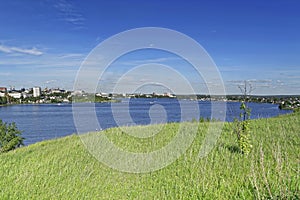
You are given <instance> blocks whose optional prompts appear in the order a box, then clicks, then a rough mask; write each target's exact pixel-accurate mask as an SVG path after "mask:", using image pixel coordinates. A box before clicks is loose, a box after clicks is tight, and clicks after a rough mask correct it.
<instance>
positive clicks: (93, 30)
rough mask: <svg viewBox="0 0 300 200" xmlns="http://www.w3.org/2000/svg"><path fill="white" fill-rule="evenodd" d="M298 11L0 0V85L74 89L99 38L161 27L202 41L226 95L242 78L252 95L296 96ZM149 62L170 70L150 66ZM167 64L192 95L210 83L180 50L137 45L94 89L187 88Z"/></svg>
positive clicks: (286, 1)
mask: <svg viewBox="0 0 300 200" xmlns="http://www.w3.org/2000/svg"><path fill="white" fill-rule="evenodd" d="M299 8H300V1H298V0H276V1H271V0H270V1H269V0H267V1H259V0H252V1H240V0H235V1H234V0H228V1H221V0H220V1H215V0H212V1H201V0H200V1H176V0H166V1H161V0H151V1H139V0H126V1H121V0H119V1H115V0H112V1H102V0H99V1H96V0H94V1H92V0H90V1H89V0H87V1H83V0H81V1H80V0H74V1H68V0H45V1H36V0H26V1H24V0H14V1H5V0H0V86H4V87H10V86H14V87H16V88H21V87H33V86H41V87H60V88H65V89H73V85H74V81H75V79H76V75H77V73H78V70H79V69H80V66H81V64H82V62H83V61H84V60H85V58H86V57H87V56H88V55H89V53H90V52H91V51H92V50H93V49H94V48H95V47H96V46H97V45H99V44H101V42H103V41H104V40H106V39H108V38H110V37H111V36H113V35H115V34H118V33H120V32H123V31H126V30H129V29H134V28H140V27H163V28H168V29H172V30H176V31H178V32H181V33H183V34H185V35H187V36H189V37H191V38H193V39H194V40H195V41H196V42H198V43H199V44H200V45H202V47H203V48H204V49H205V50H206V51H207V53H208V54H209V55H210V57H211V58H212V59H213V60H214V62H215V64H216V66H217V68H218V70H219V72H220V74H221V77H222V79H223V83H224V85H225V89H226V92H227V93H228V94H232V93H239V89H238V87H237V85H238V84H240V82H241V81H243V80H249V81H251V82H252V85H253V86H254V88H255V90H254V91H253V93H254V94H300V87H299V85H300V56H299V55H300V33H299V32H300V13H299ZM149 63H150V64H151V63H152V64H155V65H156V67H157V66H160V67H161V69H162V68H163V67H162V66H168V67H167V68H164V69H162V70H153V69H157V68H155V66H153V67H151V65H149ZM147 64H148V65H147ZM141 65H142V66H143V67H140V68H139V69H138V70H137V66H141ZM145 66H146V67H145ZM147 67H148V68H147ZM149 68H151V69H149ZM170 69H174V71H176V73H177V75H182V76H184V78H185V80H186V81H188V82H191V84H192V85H195V86H199V87H196V92H197V93H206V92H207V90H206V89H205V88H207V84H208V85H209V84H211V85H213V84H214V82H213V81H212V82H205V81H204V79H205V78H204V79H203V77H202V78H201V77H200V76H199V75H198V74H197V73H196V72H195V70H194V69H193V66H191V65H190V64H189V63H187V62H186V61H184V60H183V59H182V58H180V57H179V56H178V55H174V54H172V53H170V52H162V51H158V50H140V51H137V52H133V53H129V54H128V55H123V56H120V59H118V60H116V61H114V62H113V63H112V64H111V66H110V68H109V69H107V71H106V73H105V74H104V75H103V77H101V78H99V80H100V81H99V88H100V89H101V91H104V92H109V90H113V89H114V88H115V86H117V88H118V89H119V90H124V91H126V86H127V85H128V86H129V85H131V86H132V85H135V88H140V89H141V88H143V87H144V86H145V85H147V84H150V82H151V83H153V82H157V83H158V82H160V80H169V82H168V83H169V84H170V88H169V89H171V91H172V87H173V88H176V89H178V91H180V88H181V89H182V90H185V88H184V86H183V84H180V83H178V82H177V81H176V80H178V79H177V78H175V77H177V75H175V74H174V73H172V72H170V73H169V72H168V70H170ZM171 71H172V70H171ZM130 72H131V74H130ZM154 77H156V78H157V80H155V78H154ZM87 79H88V78H87ZM175 79H176V80H175ZM118 84H119V85H118ZM120 84H121V85H120ZM120 86H123V87H120ZM205 86H206V87H205ZM216 87H217V86H216ZM122 88H123V89H122ZM145 88H148V90H149V92H150V90H155V88H151V87H145ZM149 88H150V89H149ZM126 92H127V91H126Z"/></svg>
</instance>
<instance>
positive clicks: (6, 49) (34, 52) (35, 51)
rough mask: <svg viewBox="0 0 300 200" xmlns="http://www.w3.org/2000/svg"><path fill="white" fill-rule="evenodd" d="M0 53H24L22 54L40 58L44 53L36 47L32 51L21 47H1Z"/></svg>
mask: <svg viewBox="0 0 300 200" xmlns="http://www.w3.org/2000/svg"><path fill="white" fill-rule="evenodd" d="M0 51H2V52H4V53H22V54H29V55H34V56H40V55H42V54H43V52H42V51H40V50H38V49H36V48H35V47H33V48H32V49H23V48H20V47H9V46H4V45H0Z"/></svg>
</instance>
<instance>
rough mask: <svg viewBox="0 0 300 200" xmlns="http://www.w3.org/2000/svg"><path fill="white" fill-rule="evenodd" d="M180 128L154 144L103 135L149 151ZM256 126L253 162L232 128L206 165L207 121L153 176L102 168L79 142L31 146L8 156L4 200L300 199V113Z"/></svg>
mask: <svg viewBox="0 0 300 200" xmlns="http://www.w3.org/2000/svg"><path fill="white" fill-rule="evenodd" d="M185 123H191V122H185ZM157 126H158V125H152V126H147V127H146V128H145V127H144V129H143V131H151V130H153V129H155V128H157ZM177 126H178V124H176V123H171V124H168V125H166V126H165V127H164V129H163V132H161V133H160V134H157V135H155V137H154V138H152V137H151V138H149V139H137V138H133V137H130V136H128V135H127V134H123V133H122V131H121V130H120V129H118V128H112V129H108V130H106V131H104V132H102V134H106V136H108V138H109V139H110V140H111V141H113V142H114V143H115V144H116V145H118V146H120V147H122V148H123V149H127V150H130V151H133V152H135V151H137V152H141V151H142V152H143V151H144V152H145V151H146V152H147V151H150V150H153V149H157V148H160V147H161V145H165V144H166V143H168V141H170V138H172V137H173V136H174V131H173V130H174V129H176V127H177ZM250 126H251V130H252V132H251V137H252V141H253V150H252V152H251V153H250V155H248V157H246V156H244V155H242V154H240V153H239V152H238V151H237V147H236V137H235V136H234V135H232V132H231V130H232V128H233V127H232V123H225V126H224V128H223V132H222V135H221V137H220V138H219V140H218V141H217V144H216V146H215V147H214V149H213V150H212V151H211V152H210V154H209V155H208V156H207V157H205V158H203V159H200V160H198V159H197V156H198V153H199V149H200V148H201V144H202V141H203V138H204V137H203V136H204V134H203V133H204V132H205V130H206V129H207V127H208V123H205V122H204V123H200V124H199V131H198V133H197V136H196V139H195V140H194V142H193V144H192V145H191V147H190V148H189V149H188V150H187V151H186V152H185V154H184V155H182V156H181V157H180V158H179V159H178V160H177V161H175V162H174V163H172V164H171V165H169V166H167V167H166V168H163V169H161V170H159V171H155V172H152V173H147V174H130V173H122V172H119V171H116V170H113V169H111V168H109V167H107V166H105V165H103V164H101V163H100V162H99V161H97V160H96V159H95V158H94V157H93V156H92V155H90V154H89V153H88V152H87V150H86V148H85V147H84V145H83V144H82V142H81V141H80V139H79V138H78V136H76V135H72V136H68V137H65V138H61V139H56V140H50V141H44V142H40V143H37V144H34V145H30V146H26V147H23V148H20V149H17V150H15V151H13V152H9V153H6V154H2V155H0V177H1V180H0V188H1V189H0V199H7V198H10V199H17V198H22V199H83V198H84V199H158V198H159V199H168V198H174V199H260V198H265V199H267V198H270V199H272V198H278V199H299V183H298V181H299V163H298V162H299V154H300V152H299V151H300V150H299V144H300V141H299V138H300V133H299V130H300V113H299V112H296V113H292V114H288V115H281V116H278V117H274V118H269V119H258V120H252V121H251V123H250ZM131 128H133V129H136V127H129V129H131Z"/></svg>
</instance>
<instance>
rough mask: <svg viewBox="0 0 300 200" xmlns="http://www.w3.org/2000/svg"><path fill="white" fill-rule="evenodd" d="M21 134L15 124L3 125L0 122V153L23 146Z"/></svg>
mask: <svg viewBox="0 0 300 200" xmlns="http://www.w3.org/2000/svg"><path fill="white" fill-rule="evenodd" d="M21 134H22V132H21V131H20V130H18V129H17V126H16V124H15V123H10V124H7V123H4V122H3V121H2V120H0V153H3V152H7V151H10V150H13V149H16V148H18V147H20V146H22V145H24V144H23V140H24V138H23V137H22V136H21Z"/></svg>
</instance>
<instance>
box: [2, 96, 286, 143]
mask: <svg viewBox="0 0 300 200" xmlns="http://www.w3.org/2000/svg"><path fill="white" fill-rule="evenodd" d="M219 103H220V106H221V105H222V102H219ZM192 104H193V105H197V106H198V108H199V111H200V112H196V110H195V107H193V106H189V105H192ZM216 105H217V106H218V103H217V104H216ZM226 105H227V106H226V107H227V109H226V118H225V121H233V120H234V118H236V117H239V113H240V110H239V107H240V103H238V102H227V103H226ZM248 106H249V107H250V108H251V118H252V119H257V118H268V117H273V116H277V115H281V114H286V113H290V112H292V111H290V110H280V109H279V108H278V105H276V104H267V103H248ZM95 111H96V116H97V120H98V121H99V124H100V127H101V128H100V129H106V128H110V127H116V126H124V125H125V126H130V125H136V124H154V123H165V122H180V121H190V120H193V119H199V118H200V116H201V117H204V118H210V117H211V102H210V101H191V100H177V99H167V98H163V99H142V98H141V99H123V100H122V102H121V103H96V104H95ZM76 114H77V115H78V113H76ZM85 114H86V115H87V117H86V118H85V120H89V116H88V115H89V113H88V112H87V113H85ZM0 119H2V120H3V121H4V122H8V123H11V122H15V123H16V125H17V127H18V129H20V130H22V131H23V134H22V135H23V137H24V138H25V140H24V144H25V145H29V144H33V143H36V142H39V141H43V140H48V139H53V138H58V137H63V136H67V135H70V134H73V133H76V132H77V129H76V127H75V125H74V119H73V110H72V104H29V105H13V106H3V107H0ZM96 129H97V128H95V127H89V126H87V127H86V131H95V130H96ZM97 130H98V129H97Z"/></svg>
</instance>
